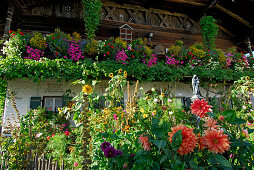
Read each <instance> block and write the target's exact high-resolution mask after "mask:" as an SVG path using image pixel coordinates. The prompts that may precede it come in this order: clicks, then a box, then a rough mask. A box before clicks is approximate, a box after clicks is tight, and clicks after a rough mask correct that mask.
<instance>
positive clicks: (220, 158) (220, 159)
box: [208, 154, 232, 168]
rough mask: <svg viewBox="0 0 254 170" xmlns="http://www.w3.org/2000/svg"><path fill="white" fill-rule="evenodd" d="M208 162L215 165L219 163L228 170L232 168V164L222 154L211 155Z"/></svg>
mask: <svg viewBox="0 0 254 170" xmlns="http://www.w3.org/2000/svg"><path fill="white" fill-rule="evenodd" d="M208 161H209V162H210V163H211V164H213V165H214V164H218V163H219V164H221V165H222V166H224V167H226V168H232V165H231V163H230V162H229V161H228V160H227V159H226V158H225V157H224V156H222V155H220V154H210V156H209V158H208Z"/></svg>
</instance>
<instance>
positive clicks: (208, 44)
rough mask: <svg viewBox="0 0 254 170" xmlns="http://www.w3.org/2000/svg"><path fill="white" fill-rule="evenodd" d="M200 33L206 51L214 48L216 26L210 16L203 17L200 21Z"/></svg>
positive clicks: (216, 33) (216, 32)
mask: <svg viewBox="0 0 254 170" xmlns="http://www.w3.org/2000/svg"><path fill="white" fill-rule="evenodd" d="M200 26H201V33H202V37H203V42H204V47H205V48H206V50H211V49H214V48H215V40H216V37H217V35H218V26H217V25H216V20H215V19H214V18H213V17H212V16H204V17H202V18H201V19H200Z"/></svg>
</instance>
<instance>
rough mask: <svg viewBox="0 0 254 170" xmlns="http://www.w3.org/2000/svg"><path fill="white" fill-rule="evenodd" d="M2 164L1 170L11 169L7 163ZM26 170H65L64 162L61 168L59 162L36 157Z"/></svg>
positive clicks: (31, 160)
mask: <svg viewBox="0 0 254 170" xmlns="http://www.w3.org/2000/svg"><path fill="white" fill-rule="evenodd" d="M0 156H1V155H0ZM0 163H1V166H0V170H7V169H9V168H8V165H7V163H6V162H5V161H2V162H0ZM26 170H64V161H62V163H61V166H59V165H58V163H57V162H52V160H51V158H49V159H46V158H45V157H44V156H43V157H41V158H39V157H38V156H35V157H34V158H32V159H30V162H29V165H28V167H27V168H26Z"/></svg>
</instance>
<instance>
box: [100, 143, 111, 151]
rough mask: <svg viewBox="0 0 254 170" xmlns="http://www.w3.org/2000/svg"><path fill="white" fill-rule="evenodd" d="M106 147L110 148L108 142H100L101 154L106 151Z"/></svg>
mask: <svg viewBox="0 0 254 170" xmlns="http://www.w3.org/2000/svg"><path fill="white" fill-rule="evenodd" d="M108 147H111V144H110V143H109V142H107V141H104V142H102V144H101V150H102V151H103V152H105V150H106V149H107V148H108Z"/></svg>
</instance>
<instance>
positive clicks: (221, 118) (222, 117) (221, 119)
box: [218, 115, 226, 122]
mask: <svg viewBox="0 0 254 170" xmlns="http://www.w3.org/2000/svg"><path fill="white" fill-rule="evenodd" d="M225 117H226V116H223V115H220V116H219V118H218V119H219V120H220V121H222V122H223V120H224V118H225Z"/></svg>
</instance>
